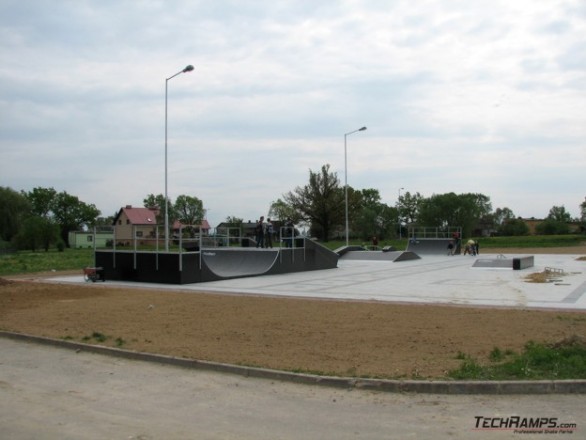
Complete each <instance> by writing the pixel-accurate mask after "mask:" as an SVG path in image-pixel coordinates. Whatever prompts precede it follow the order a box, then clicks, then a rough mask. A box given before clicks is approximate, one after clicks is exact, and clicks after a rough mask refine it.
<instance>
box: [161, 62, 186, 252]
mask: <svg viewBox="0 0 586 440" xmlns="http://www.w3.org/2000/svg"><path fill="white" fill-rule="evenodd" d="M192 70H193V66H192V65H191V64H190V65H188V66H186V67H185V69H183V70H181V71H180V72H177V73H176V74H175V75H173V76H170V77H169V78H167V79H165V252H169V197H168V192H167V190H168V179H167V100H168V96H169V93H168V90H169V80H170V79H172V78H175V77H176V76H177V75H179V74H181V73H187V72H191V71H192Z"/></svg>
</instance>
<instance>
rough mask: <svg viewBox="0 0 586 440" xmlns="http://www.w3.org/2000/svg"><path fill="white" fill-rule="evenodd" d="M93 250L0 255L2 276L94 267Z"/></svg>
mask: <svg viewBox="0 0 586 440" xmlns="http://www.w3.org/2000/svg"><path fill="white" fill-rule="evenodd" d="M93 265H94V251H93V249H66V250H65V251H64V252H59V251H57V250H56V249H52V250H49V251H48V252H45V251H40V252H31V251H19V252H15V253H13V254H4V255H0V276H5V275H17V274H23V273H35V272H50V271H60V270H74V269H79V270H80V271H81V269H82V268H84V267H88V266H93Z"/></svg>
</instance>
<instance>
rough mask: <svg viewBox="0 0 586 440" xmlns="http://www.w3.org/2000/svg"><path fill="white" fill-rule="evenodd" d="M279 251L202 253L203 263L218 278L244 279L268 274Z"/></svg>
mask: <svg viewBox="0 0 586 440" xmlns="http://www.w3.org/2000/svg"><path fill="white" fill-rule="evenodd" d="M278 255H279V251H277V250H275V251H270V250H265V249H263V250H260V249H259V250H257V249H250V250H246V249H238V250H230V251H224V250H220V249H210V250H205V251H203V254H202V256H203V262H204V263H205V265H206V266H207V268H208V269H209V270H210V271H211V272H212V273H213V274H214V275H216V276H217V277H219V278H235V277H246V276H252V275H262V274H264V273H266V272H268V271H269V270H270V269H271V268H272V267H273V265H274V264H275V262H276V261H277V257H278Z"/></svg>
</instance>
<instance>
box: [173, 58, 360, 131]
mask: <svg viewBox="0 0 586 440" xmlns="http://www.w3.org/2000/svg"><path fill="white" fill-rule="evenodd" d="M193 69H194V67H193V66H192V65H191V64H190V65H188V66H187V67H185V69H183V70H182V72H183V73H186V72H191V71H192V70H193ZM365 128H366V127H365Z"/></svg>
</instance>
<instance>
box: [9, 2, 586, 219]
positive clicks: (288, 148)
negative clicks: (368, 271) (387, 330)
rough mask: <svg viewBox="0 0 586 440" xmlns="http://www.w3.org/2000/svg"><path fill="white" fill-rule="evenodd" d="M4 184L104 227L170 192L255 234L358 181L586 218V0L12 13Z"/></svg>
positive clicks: (40, 5)
mask: <svg viewBox="0 0 586 440" xmlns="http://www.w3.org/2000/svg"><path fill="white" fill-rule="evenodd" d="M0 41H1V44H0V60H1V63H0V186H8V187H11V188H13V189H15V190H25V191H29V190H31V189H32V188H34V187H37V186H41V187H53V188H55V189H56V190H57V191H67V192H68V193H69V194H73V195H75V196H78V197H79V198H80V199H81V200H82V201H84V202H86V203H93V204H95V205H96V206H97V208H98V209H100V210H101V211H102V214H103V215H112V214H114V213H115V212H116V211H117V210H118V209H119V208H120V207H121V206H124V205H127V204H131V205H134V206H142V201H143V199H144V198H145V196H146V195H147V194H150V193H154V194H162V193H164V175H165V82H166V81H165V80H166V78H169V77H171V76H172V75H174V74H175V73H177V72H179V71H181V70H182V69H183V68H184V67H185V66H186V65H188V64H192V65H193V66H194V67H195V70H194V71H193V72H190V73H184V74H180V75H178V76H176V77H174V78H172V79H170V80H169V81H168V86H169V94H168V161H169V162H168V176H169V195H170V197H171V198H172V199H175V198H176V197H177V196H178V195H181V194H187V195H192V196H196V197H198V198H200V199H201V200H202V201H203V202H204V207H205V208H206V209H207V210H208V219H209V221H210V223H211V224H212V226H216V225H217V224H218V223H220V222H221V221H224V220H225V219H226V217H227V216H237V217H241V218H243V219H244V220H254V219H256V218H258V217H259V216H260V215H265V216H266V215H267V212H268V209H269V207H270V204H271V202H272V201H275V200H277V199H279V198H282V197H283V194H284V193H287V192H288V191H291V190H293V189H295V187H297V186H303V185H305V184H307V182H308V177H309V170H313V171H319V170H320V169H321V167H322V166H323V165H325V164H330V166H331V170H332V171H334V172H336V173H337V175H338V178H339V179H340V182H341V184H342V185H343V183H344V134H345V133H349V132H351V131H354V130H356V129H358V128H360V127H362V126H367V127H368V130H367V131H363V132H358V133H354V134H351V135H349V136H348V137H347V140H348V184H349V185H350V186H352V187H354V188H356V189H364V188H376V189H378V190H379V191H380V194H381V196H382V201H383V202H384V203H387V204H389V205H394V204H395V203H396V201H397V196H398V194H399V189H400V188H402V189H401V193H404V192H406V191H409V192H412V193H415V192H419V193H421V194H422V195H423V196H425V197H429V196H432V195H433V194H443V193H447V192H455V193H457V194H461V193H468V192H474V193H482V194H485V195H487V196H489V197H490V199H491V201H492V206H493V209H496V208H503V207H508V208H510V209H512V210H513V212H514V213H515V214H516V215H517V216H522V217H537V218H543V217H545V216H547V214H548V212H549V209H550V208H551V207H552V206H554V205H555V206H561V205H563V206H565V208H566V210H567V211H569V212H570V213H571V215H572V216H573V217H577V216H579V205H580V203H582V202H583V201H584V198H585V196H586V2H585V1H584V0H560V1H556V0H513V1H512V0H503V1H500V0H490V1H488V0H487V1H484V0H461V1H460V0H439V1H434V0H420V1H412V0H409V1H402V0H346V1H329V0H320V1H314V0H311V1H309V0H296V1H288V0H274V1H268V0H266V1H246V0H240V1H236V0H232V1H229V0H214V1H209V0H208V1H197V0H185V1H138V0H136V1H125V0H94V1H83V0H36V1H33V0H17V1H12V0H0Z"/></svg>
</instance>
